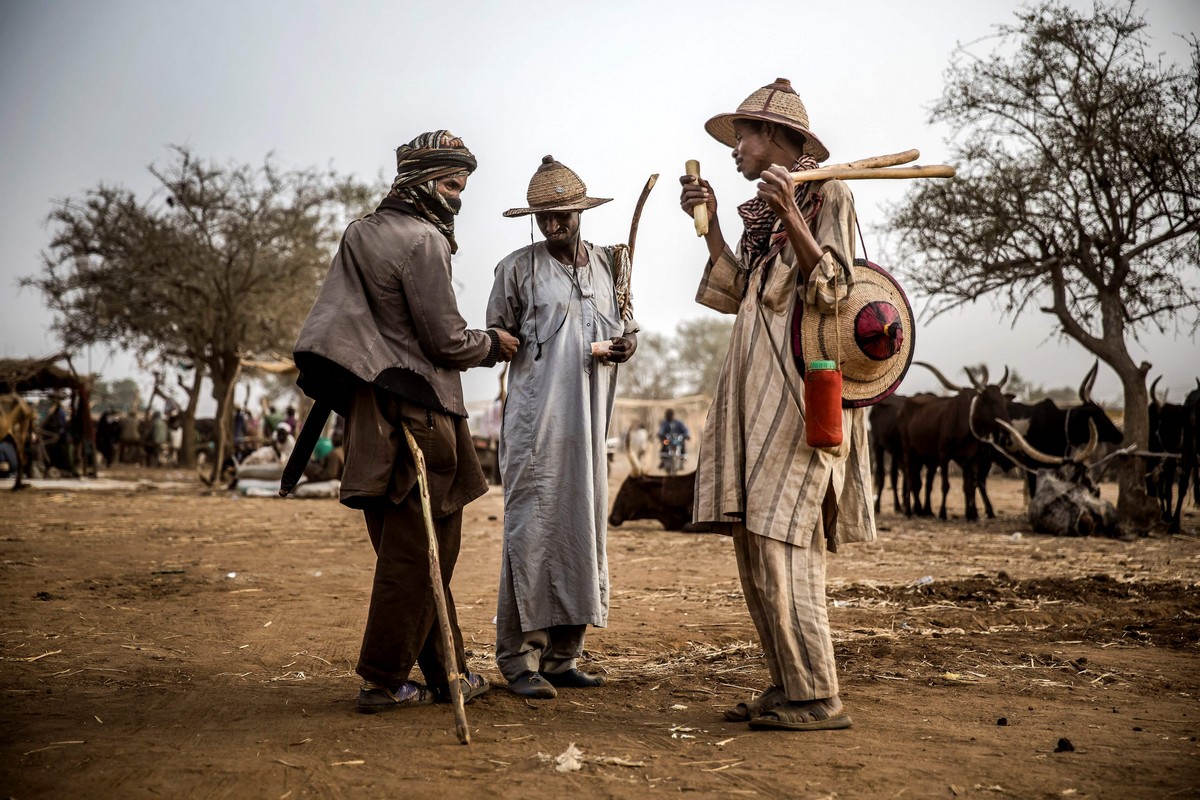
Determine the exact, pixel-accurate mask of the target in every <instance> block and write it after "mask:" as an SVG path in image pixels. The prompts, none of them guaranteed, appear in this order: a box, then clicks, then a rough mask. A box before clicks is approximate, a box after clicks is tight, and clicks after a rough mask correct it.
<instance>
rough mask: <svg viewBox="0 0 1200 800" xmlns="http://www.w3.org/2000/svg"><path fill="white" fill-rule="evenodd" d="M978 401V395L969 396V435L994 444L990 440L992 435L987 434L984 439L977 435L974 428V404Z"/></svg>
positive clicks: (977, 432)
mask: <svg viewBox="0 0 1200 800" xmlns="http://www.w3.org/2000/svg"><path fill="white" fill-rule="evenodd" d="M978 402H979V395H975V396H974V397H972V398H971V409H970V410H969V411H968V412H967V427H968V428H970V429H971V435H972V436H974V437H975V438H976V439H978V440H979V441H981V442H987V443H988V444H995V442H993V441H992V437H990V436H988V437H987V438H986V439H985V438H984V437H982V436H980V435H979V431H977V430H975V405H976V404H977V403H978Z"/></svg>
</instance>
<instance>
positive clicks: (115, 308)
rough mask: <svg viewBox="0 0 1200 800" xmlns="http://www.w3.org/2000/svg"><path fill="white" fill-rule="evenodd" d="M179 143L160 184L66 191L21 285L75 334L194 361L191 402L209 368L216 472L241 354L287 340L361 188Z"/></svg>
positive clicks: (360, 199) (154, 169) (157, 171)
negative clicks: (38, 259)
mask: <svg viewBox="0 0 1200 800" xmlns="http://www.w3.org/2000/svg"><path fill="white" fill-rule="evenodd" d="M173 151H174V155H173V158H172V160H171V161H170V162H169V163H168V164H167V165H166V166H164V167H158V166H151V167H150V168H149V171H150V173H151V175H153V176H154V177H155V178H156V179H157V181H158V183H159V188H158V190H157V191H156V192H155V193H154V194H152V195H151V196H150V197H149V198H147V199H144V200H142V199H138V198H137V197H135V196H134V194H133V193H132V192H131V191H129V190H126V189H123V188H119V187H113V186H107V185H104V184H101V185H100V186H98V187H97V188H95V189H92V190H90V191H88V192H87V193H86V195H85V196H84V197H83V199H82V200H80V201H74V200H67V201H65V202H62V203H60V204H59V205H58V207H57V208H55V209H54V210H53V211H52V212H51V213H50V217H49V222H50V224H51V225H52V226H53V227H54V228H55V235H54V238H53V240H52V241H51V244H50V249H49V251H48V252H47V253H46V254H45V256H44V259H43V271H42V273H41V274H40V275H38V276H36V277H32V278H28V279H26V281H25V283H27V284H28V285H32V286H35V287H37V288H39V289H40V290H41V291H42V292H43V293H44V294H45V296H46V298H47V300H48V302H49V304H50V307H51V308H52V309H53V310H54V311H56V312H57V314H56V321H55V328H56V330H57V331H58V332H59V334H60V336H61V337H62V338H63V340H64V342H65V343H67V344H68V345H69V346H78V345H80V344H89V343H93V342H103V343H110V344H116V345H119V346H123V347H131V348H133V349H135V350H137V351H138V352H139V353H142V354H156V355H158V356H159V357H161V358H163V359H168V360H174V361H179V360H186V361H187V362H189V363H192V364H195V365H196V379H195V380H196V383H195V384H193V386H192V387H185V388H189V390H190V391H189V400H192V399H193V398H194V397H195V394H196V390H197V389H198V385H199V380H200V377H201V376H202V375H203V374H205V373H207V375H208V376H209V377H210V378H211V380H212V384H213V398H214V399H215V400H216V401H217V420H218V426H217V458H216V460H215V465H214V470H219V469H220V463H221V460H222V457H223V448H224V445H225V442H226V440H227V439H228V437H229V433H230V427H231V425H230V420H231V417H232V408H233V402H232V400H233V390H234V386H235V385H236V383H237V379H238V375H239V373H240V369H241V360H242V358H243V357H245V356H247V355H250V354H254V353H260V354H264V353H271V352H276V353H279V352H289V351H290V350H291V346H292V344H293V343H294V342H295V338H296V334H297V333H298V330H299V326H300V324H301V323H302V322H303V320H304V316H305V314H306V313H307V311H308V309H309V308H310V307H311V305H312V302H313V300H314V298H315V296H316V292H317V290H318V288H319V285H320V281H321V278H322V277H323V276H324V274H325V270H326V269H327V267H328V264H329V259H330V256H331V254H332V249H333V247H334V246H335V245H336V243H337V239H338V236H339V235H340V233H341V230H342V228H343V227H344V225H345V223H346V221H347V219H348V218H349V217H350V216H351V215H357V214H358V213H361V211H363V210H364V209H365V204H366V200H367V197H368V192H369V190H368V189H367V188H366V187H365V186H363V185H361V184H359V183H357V182H355V181H353V180H352V179H349V178H344V177H340V176H338V175H336V174H335V173H333V172H332V171H320V170H315V169H307V170H295V171H287V170H282V169H280V168H279V167H278V166H277V165H276V164H275V163H274V162H273V160H272V159H271V157H270V156H268V157H267V158H266V159H265V161H264V163H263V164H262V166H259V167H251V166H248V165H238V164H231V165H225V166H223V165H219V164H216V163H215V162H211V161H205V160H202V159H199V158H196V157H195V156H193V155H192V154H191V153H190V152H189V151H188V150H187V149H185V148H181V147H176V148H173ZM189 405H192V406H193V408H192V409H191V413H192V415H194V403H189ZM189 422H190V420H189ZM187 433H188V431H187V430H186V428H185V437H184V440H185V441H188V442H190V441H191V439H192V437H191V436H189V435H186V434H187ZM216 474H217V473H216V472H214V476H215V475H216Z"/></svg>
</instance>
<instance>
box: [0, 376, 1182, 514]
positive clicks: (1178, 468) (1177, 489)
mask: <svg viewBox="0 0 1200 800" xmlns="http://www.w3.org/2000/svg"><path fill="white" fill-rule="evenodd" d="M914 364H917V365H920V366H922V367H924V368H926V369H928V370H930V371H931V372H932V373H933V375H934V376H935V377H936V378H937V379H938V381H939V382H941V384H942V385H943V386H944V387H945V388H946V389H948V390H949V391H950V392H951V393H952V394H950V395H949V396H939V395H935V394H932V393H921V394H916V395H913V396H911V397H905V396H901V395H892V396H891V397H889V398H887V399H886V400H884V401H883V402H881V403H879V404H877V405H875V406H873V407H872V409H871V412H870V417H869V419H870V440H871V456H872V462H873V465H874V482H875V493H876V494H875V510H876V512H878V511H879V510H880V504H881V499H882V495H883V492H884V487H885V478H886V477H888V472H889V470H890V477H891V487H892V506H893V509H894V510H895V511H896V513H901V512H902V513H904V514H906V515H908V516H913V515H916V516H932V515H933V499H932V494H933V483H934V479H935V478H936V476H937V474H938V473H939V472H940V473H941V490H942V491H941V503H940V505H939V507H938V512H937V515H938V517H939V518H940V519H946V497H947V495H948V494H949V492H950V468H951V464H955V465H957V466H958V467H959V469H960V471H961V474H962V484H963V505H964V509H965V514H964V516H965V518H966V519H967V520H968V521H975V520H978V519H979V510H978V507H977V506H976V502H975V501H976V493H978V496H979V499H981V500H982V501H983V510H984V513H985V514H986V515H987V517H988V518H989V519H991V518H994V517H995V511H994V510H993V508H992V503H991V500H990V499H989V498H988V494H987V478H988V475H989V473H990V472H991V471H992V467H993V466H998V467H1000V468H1001V469H1003V470H1006V471H1007V470H1008V469H1011V468H1017V469H1019V470H1022V471H1024V472H1025V473H1026V481H1027V485H1028V489H1029V518H1030V523H1031V525H1032V526H1033V528H1034V530H1037V531H1039V532H1043V533H1051V534H1055V535H1068V536H1080V535H1082V536H1086V535H1093V534H1098V535H1116V534H1117V533H1118V532H1119V531H1118V529H1117V522H1116V514H1115V512H1114V510H1113V507H1112V505H1111V503H1109V502H1108V501H1106V500H1103V499H1101V498H1100V490H1099V488H1098V487H1097V484H1096V481H1097V479H1098V477H1099V475H1100V471H1101V469H1102V468H1103V467H1104V466H1105V465H1106V463H1107V462H1108V461H1109V460H1111V459H1112V458H1113V457H1115V456H1117V455H1122V454H1127V453H1130V452H1132V451H1133V450H1134V447H1133V446H1128V447H1125V448H1122V449H1119V450H1118V449H1116V448H1117V447H1118V446H1119V445H1120V444H1121V442H1122V440H1123V438H1124V437H1123V434H1122V433H1121V430H1120V429H1119V428H1118V427H1117V426H1116V425H1115V424H1113V421H1112V420H1111V419H1110V418H1109V416H1108V414H1107V413H1105V411H1104V409H1103V408H1101V407H1100V406H1099V405H1098V404H1097V403H1096V402H1094V401H1093V400H1092V396H1091V392H1092V387H1093V385H1094V384H1095V381H1096V373H1097V369H1098V366H1099V365H1098V364H1097V365H1093V366H1092V368H1091V370H1089V371H1088V373H1087V375H1085V376H1084V378H1083V382H1082V383H1081V384H1080V386H1079V402H1078V404H1076V405H1071V406H1069V407H1066V408H1062V407H1059V406H1058V405H1056V404H1055V403H1054V402H1053V401H1052V400H1049V399H1046V400H1042V401H1041V402H1039V403H1035V404H1033V405H1026V404H1024V403H1019V402H1017V401H1016V400H1015V399H1014V398H1013V396H1012V395H1010V394H1006V393H1005V384H1006V383H1007V382H1008V377H1009V373H1008V370H1007V369H1005V371H1004V375H1003V376H1002V377H1001V378H1000V380H999V381H998V382H996V383H992V382H991V380H990V376H989V375H988V372H987V369H986V368H984V369H982V370H981V374H978V375H977V374H975V373H974V372H972V371H971V370H970V369H967V370H965V371H966V373H967V376H968V377H969V378H970V382H971V385H970V386H959V385H956V384H954V383H952V382H951V381H950V380H949V379H948V378H946V376H945V375H943V374H942V373H941V371H939V370H938V369H937V368H936V367H934V366H933V365H931V364H927V363H925V362H920V361H917V362H914ZM1157 386H1158V380H1157V379H1156V380H1155V381H1154V383H1153V384H1151V386H1150V397H1151V402H1150V407H1149V417H1150V441H1149V451H1148V453H1142V454H1141V456H1142V457H1143V458H1145V459H1146V463H1147V477H1146V489H1147V492H1148V493H1149V494H1150V495H1151V496H1152V497H1155V498H1157V500H1158V503H1159V508H1160V510H1161V512H1162V517H1163V519H1164V520H1165V521H1166V522H1167V523H1168V531H1170V532H1172V533H1177V532H1179V530H1180V517H1181V513H1182V508H1183V503H1184V499H1185V498H1186V497H1187V494H1188V489H1189V487H1191V488H1192V491H1193V502H1194V503H1195V504H1197V505H1200V467H1198V464H1197V461H1198V459H1197V440H1198V438H1200V431H1198V424H1197V423H1198V420H1200V379H1197V382H1196V389H1195V390H1193V391H1192V392H1190V393H1189V394H1188V396H1187V399H1186V400H1185V401H1184V402H1183V403H1182V404H1178V403H1168V402H1167V401H1166V399H1165V398H1164V399H1159V397H1158V392H1157ZM33 423H34V416H33V412H32V409H31V408H30V407H29V405H28V404H27V403H25V401H23V400H22V399H21V398H20V397H18V396H17V395H9V396H7V397H4V398H0V440H4V439H5V438H11V439H12V440H13V442H14V443H18V442H23V441H25V440H26V439H27V437H28V435H29V432H30V430H31V428H32V425H33ZM635 442H636V439H635V437H631V436H626V444H625V450H626V453H627V455H629V457H630V474H629V477H628V478H627V479H626V480H625V482H624V483H623V484H622V485H621V487H620V489H619V490H618V492H617V496H616V498H615V499H614V501H613V508H612V512H611V514H610V516H609V523H610V524H611V525H613V526H619V525H621V524H622V523H623V522H625V521H626V520H634V519H656V520H658V521H660V522H661V523H662V524H663V526H664V527H665V528H666V529H668V530H691V529H692V526H691V524H690V523H691V508H692V500H693V498H694V496H695V477H694V473H692V474H686V475H647V474H645V473H644V472H643V470H642V469H641V467H640V466H639V464H640V461H641V459H640V457H635V456H634V450H635V449H641V448H638V447H635ZM641 445H642V446H644V445H645V443H644V442H643V443H641ZM1102 447H1103V449H1104V450H1107V454H1106V455H1101V453H1102ZM16 449H17V453H18V455H17V458H18V469H17V470H16V473H17V479H16V484H15V487H14V488H20V486H21V473H22V469H21V468H20V467H21V466H23V465H21V464H20V460H21V456H20V451H21V450H22V449H23V448H21V447H17V448H16ZM640 455H641V454H640V453H639V454H638V456H640ZM898 478H899V480H898Z"/></svg>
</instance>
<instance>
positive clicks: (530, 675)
mask: <svg viewBox="0 0 1200 800" xmlns="http://www.w3.org/2000/svg"><path fill="white" fill-rule="evenodd" d="M508 690H509V691H510V692H512V693H513V694H519V695H521V696H522V697H532V698H533V699H534V700H553V699H554V698H555V697H558V690H557V689H555V688H554V687H553V686H552V685H551V684H550V683H549V682H548V681H547V680H546V679H545V678H544V677H542V673H540V672H523V673H521V674H520V675H519V676H518V677H517V678H516V680H511V681H509V682H508Z"/></svg>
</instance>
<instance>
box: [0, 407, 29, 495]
mask: <svg viewBox="0 0 1200 800" xmlns="http://www.w3.org/2000/svg"><path fill="white" fill-rule="evenodd" d="M32 431H33V409H32V408H30V407H29V404H28V403H26V402H25V401H24V400H23V399H22V398H21V396H20V395H19V394H15V393H14V394H8V395H5V396H4V397H0V441H4V440H5V439H11V440H12V443H13V447H14V448H16V451H17V480H16V482H15V483H14V484H13V489H14V490H16V489H24V488H25V486H26V485H27V484H25V482H24V480H23V479H24V477H25V448H26V446H27V445H28V444H29V435H30V433H31V432H32Z"/></svg>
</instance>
